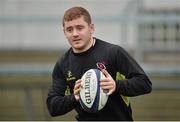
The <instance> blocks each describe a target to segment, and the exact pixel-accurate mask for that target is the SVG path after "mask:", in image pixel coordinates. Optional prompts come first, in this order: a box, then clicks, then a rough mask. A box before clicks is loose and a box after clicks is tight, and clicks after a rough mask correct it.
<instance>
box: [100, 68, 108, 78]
mask: <svg viewBox="0 0 180 122" xmlns="http://www.w3.org/2000/svg"><path fill="white" fill-rule="evenodd" d="M101 71H102V73H103V74H104V75H105V77H109V76H110V75H109V73H108V71H107V70H105V69H102V70H101Z"/></svg>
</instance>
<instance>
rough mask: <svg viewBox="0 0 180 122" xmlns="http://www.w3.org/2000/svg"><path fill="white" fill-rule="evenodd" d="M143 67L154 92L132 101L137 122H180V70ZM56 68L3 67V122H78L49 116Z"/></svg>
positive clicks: (0, 113)
mask: <svg viewBox="0 0 180 122" xmlns="http://www.w3.org/2000/svg"><path fill="white" fill-rule="evenodd" d="M142 67H143V68H144V70H145V71H146V73H147V74H148V75H149V76H150V78H151V80H152V83H153V92H152V93H151V94H148V95H143V96H139V97H134V98H131V103H132V107H133V113H134V117H135V120H180V118H179V117H180V116H179V112H178V110H179V109H178V108H180V106H179V105H178V104H177V103H179V102H180V98H179V97H178V96H179V92H180V82H179V81H180V67H177V66H163V67H162V66H155V65H143V64H142ZM52 68H53V65H51V64H34V65H32V64H29V65H28V64H19V65H17V64H16V65H2V64H1V65H0V79H1V82H0V94H1V101H0V120H74V118H73V116H74V115H75V114H76V113H75V112H74V111H73V112H70V113H68V114H66V115H64V116H61V117H57V118H52V117H50V116H49V114H48V111H47V107H46V97H47V91H48V88H49V86H50V84H51V82H50V81H51V77H50V76H51V71H52ZM167 69H168V70H167ZM164 101H166V102H164ZM174 108H176V109H174ZM167 111H169V112H171V113H169V114H167V113H168V112H167Z"/></svg>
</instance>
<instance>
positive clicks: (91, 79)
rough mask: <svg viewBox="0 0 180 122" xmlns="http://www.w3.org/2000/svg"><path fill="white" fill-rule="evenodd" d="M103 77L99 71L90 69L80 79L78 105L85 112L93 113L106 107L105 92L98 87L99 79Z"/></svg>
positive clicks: (106, 98)
mask: <svg viewBox="0 0 180 122" xmlns="http://www.w3.org/2000/svg"><path fill="white" fill-rule="evenodd" d="M103 77H105V76H104V74H103V73H102V72H101V71H100V70H98V69H90V70H88V71H86V72H85V73H84V74H83V76H82V78H81V90H80V104H81V106H82V108H83V109H84V110H85V111H87V112H90V113H95V112H97V111H99V110H101V109H102V108H103V107H104V106H105V105H106V102H107V100H108V95H107V90H103V89H102V88H101V87H100V79H101V78H103Z"/></svg>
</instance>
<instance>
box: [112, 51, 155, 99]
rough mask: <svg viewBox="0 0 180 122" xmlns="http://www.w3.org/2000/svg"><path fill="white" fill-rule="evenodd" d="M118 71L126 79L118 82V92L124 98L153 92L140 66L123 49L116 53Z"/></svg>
mask: <svg viewBox="0 0 180 122" xmlns="http://www.w3.org/2000/svg"><path fill="white" fill-rule="evenodd" d="M116 57H117V58H116V63H115V64H116V65H117V68H118V69H117V70H118V71H120V72H121V73H122V74H123V75H124V76H125V77H126V79H124V80H117V81H116V86H117V87H116V91H117V92H119V93H120V94H122V95H124V96H138V95H142V94H146V93H149V92H151V90H152V83H151V81H150V80H149V78H148V76H147V75H146V74H145V72H144V71H143V69H142V68H141V67H140V66H139V64H138V63H137V62H136V61H135V60H134V59H133V58H132V57H131V56H130V55H129V54H128V53H127V52H126V51H125V50H124V49H123V48H119V49H118V50H117V52H116Z"/></svg>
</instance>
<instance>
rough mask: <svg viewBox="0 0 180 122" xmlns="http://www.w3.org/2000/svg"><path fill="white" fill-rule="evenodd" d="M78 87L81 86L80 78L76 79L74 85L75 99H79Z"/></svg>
mask: <svg viewBox="0 0 180 122" xmlns="http://www.w3.org/2000/svg"><path fill="white" fill-rule="evenodd" d="M80 87H81V80H80V79H79V80H77V81H76V83H75V86H74V90H73V91H74V97H75V99H76V100H77V101H79V92H80Z"/></svg>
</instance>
